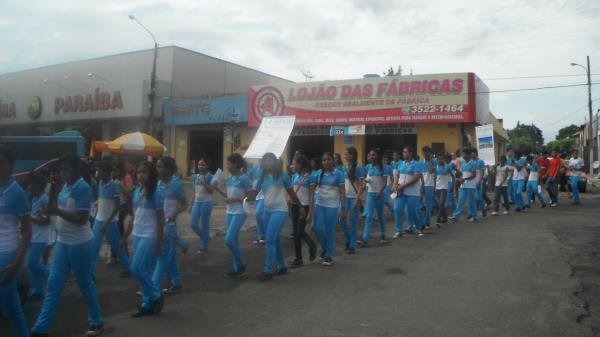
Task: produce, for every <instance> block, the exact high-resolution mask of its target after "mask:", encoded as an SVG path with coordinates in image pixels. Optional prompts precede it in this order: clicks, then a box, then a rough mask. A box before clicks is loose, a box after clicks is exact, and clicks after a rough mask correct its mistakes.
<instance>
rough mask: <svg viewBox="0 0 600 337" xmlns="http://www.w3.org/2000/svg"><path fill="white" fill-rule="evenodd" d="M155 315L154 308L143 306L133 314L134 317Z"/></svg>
mask: <svg viewBox="0 0 600 337" xmlns="http://www.w3.org/2000/svg"><path fill="white" fill-rule="evenodd" d="M152 315H154V308H142V306H140V307H139V308H138V311H137V312H136V313H134V314H132V315H131V317H133V318H140V317H146V316H152Z"/></svg>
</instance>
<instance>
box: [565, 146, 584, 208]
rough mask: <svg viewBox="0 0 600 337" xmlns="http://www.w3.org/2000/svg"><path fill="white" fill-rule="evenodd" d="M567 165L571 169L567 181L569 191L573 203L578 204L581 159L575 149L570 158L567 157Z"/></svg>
mask: <svg viewBox="0 0 600 337" xmlns="http://www.w3.org/2000/svg"><path fill="white" fill-rule="evenodd" d="M567 166H568V167H569V169H571V178H570V180H569V183H570V186H571V192H572V193H573V205H579V203H580V200H579V177H580V176H581V170H582V169H583V160H582V159H581V158H579V156H578V153H577V150H575V151H573V155H572V156H571V159H569V162H568V165H567Z"/></svg>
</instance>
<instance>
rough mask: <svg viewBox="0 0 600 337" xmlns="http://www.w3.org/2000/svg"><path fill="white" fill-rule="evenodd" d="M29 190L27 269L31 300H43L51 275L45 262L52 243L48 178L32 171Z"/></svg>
mask: <svg viewBox="0 0 600 337" xmlns="http://www.w3.org/2000/svg"><path fill="white" fill-rule="evenodd" d="M28 178H29V179H28V184H27V185H28V190H29V196H30V197H31V216H30V220H31V245H30V246H29V252H28V253H27V267H28V269H29V283H30V288H31V289H30V292H29V294H30V295H29V299H30V300H33V301H37V300H43V299H44V295H45V293H46V290H45V287H46V281H47V280H48V274H49V273H50V271H49V269H48V266H46V264H45V263H44V262H43V255H44V251H45V250H46V246H47V245H48V241H50V231H49V229H50V228H49V226H50V218H49V217H48V215H47V214H46V212H45V208H46V205H47V204H48V196H47V195H46V193H45V191H46V186H47V184H48V182H47V179H46V177H45V176H44V175H43V174H41V173H39V172H35V171H31V173H29V177H28Z"/></svg>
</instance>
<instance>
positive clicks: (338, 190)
mask: <svg viewBox="0 0 600 337" xmlns="http://www.w3.org/2000/svg"><path fill="white" fill-rule="evenodd" d="M322 163H323V169H322V170H321V171H320V173H319V174H318V176H317V179H316V180H314V181H313V183H312V187H311V188H312V191H313V193H311V197H313V198H316V199H314V200H315V201H314V203H313V202H312V200H311V203H310V204H311V210H309V215H308V216H307V218H308V219H309V220H311V219H312V218H311V216H310V214H313V213H314V222H315V228H314V229H315V233H316V234H317V239H318V240H319V242H320V244H321V248H322V249H323V252H322V253H321V259H322V264H323V265H324V266H331V265H332V264H333V248H334V245H335V223H336V222H337V220H338V216H339V218H340V219H341V220H342V221H344V220H346V190H345V188H344V176H343V174H342V172H340V171H338V170H336V169H335V168H334V166H333V157H332V156H331V154H329V153H327V152H326V153H324V154H323V160H322ZM315 191H316V193H315ZM315 195H316V197H314V196H315ZM340 206H341V207H340ZM340 208H341V210H340Z"/></svg>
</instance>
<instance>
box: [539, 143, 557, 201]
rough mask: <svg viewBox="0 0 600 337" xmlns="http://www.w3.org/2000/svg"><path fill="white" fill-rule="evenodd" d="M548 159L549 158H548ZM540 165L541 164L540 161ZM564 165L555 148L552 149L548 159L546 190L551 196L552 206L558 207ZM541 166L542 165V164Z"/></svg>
mask: <svg viewBox="0 0 600 337" xmlns="http://www.w3.org/2000/svg"><path fill="white" fill-rule="evenodd" d="M546 160H548V159H546ZM538 165H540V164H539V163H538ZM561 166H562V160H561V159H560V157H559V156H558V153H557V152H556V151H555V150H552V154H551V156H550V160H548V166H547V167H548V170H547V174H546V191H548V195H549V196H550V201H551V203H550V207H556V206H557V202H558V176H559V174H560V167H561ZM540 168H541V165H540Z"/></svg>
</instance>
